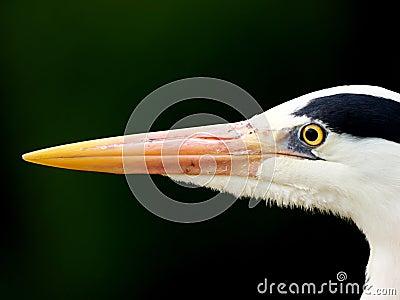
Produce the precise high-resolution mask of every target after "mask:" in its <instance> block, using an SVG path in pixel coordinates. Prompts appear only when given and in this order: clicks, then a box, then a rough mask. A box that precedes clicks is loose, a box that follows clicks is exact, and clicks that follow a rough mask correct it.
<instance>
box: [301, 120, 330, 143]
mask: <svg viewBox="0 0 400 300" xmlns="http://www.w3.org/2000/svg"><path fill="white" fill-rule="evenodd" d="M300 137H301V140H302V141H303V142H305V143H306V144H307V145H309V146H313V147H316V146H319V145H321V144H322V143H323V142H324V140H325V130H324V129H323V128H322V127H321V126H320V125H318V124H309V125H306V126H304V127H303V128H302V130H301V133H300Z"/></svg>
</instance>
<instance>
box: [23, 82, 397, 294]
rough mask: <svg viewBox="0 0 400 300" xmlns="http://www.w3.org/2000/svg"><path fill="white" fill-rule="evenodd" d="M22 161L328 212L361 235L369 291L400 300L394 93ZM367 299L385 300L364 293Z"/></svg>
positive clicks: (308, 98)
mask: <svg viewBox="0 0 400 300" xmlns="http://www.w3.org/2000/svg"><path fill="white" fill-rule="evenodd" d="M23 159H24V160H26V161H29V162H33V163H37V164H42V165H48V166H54V167H61V168H68V169H77V170H86V171H98V172H109V173H119V174H123V173H147V174H166V175H168V176H170V177H171V178H173V179H174V180H178V181H184V182H189V183H193V184H197V185H203V186H206V187H209V188H212V189H215V190H219V191H225V192H228V193H231V194H234V195H236V196H238V197H255V198H260V199H264V200H266V201H272V202H274V203H276V204H278V205H282V206H295V207H301V208H316V209H319V210H321V211H329V212H332V213H334V214H336V215H338V216H341V217H343V218H346V219H350V220H352V221H353V222H354V223H355V224H356V225H357V226H358V228H359V229H360V230H361V231H362V232H363V233H364V234H365V236H366V238H367V240H368V242H369V245H370V257H369V262H368V266H367V269H366V281H367V282H368V284H369V285H370V286H373V287H374V288H380V289H385V288H386V289H396V290H397V296H387V297H388V298H390V299H400V213H399V212H400V201H399V195H400V168H399V166H400V94H398V93H395V92H392V91H389V90H387V89H384V88H380V87H376V86H366V85H349V86H339V87H334V88H329V89H324V90H321V91H317V92H313V93H310V94H307V95H304V96H301V97H299V98H296V99H293V100H291V101H288V102H286V103H283V104H281V105H279V106H276V107H274V108H271V109H270V110H268V111H266V112H265V113H263V114H260V115H256V116H254V117H252V118H251V119H249V120H246V121H243V122H237V123H231V124H222V125H211V126H202V127H194V128H187V129H176V130H170V131H164V132H152V133H143V134H135V135H131V136H122V137H111V138H105V139H97V140H92V141H85V142H79V143H73V144H68V145H62V146H57V147H52V148H47V149H43V150H38V151H34V152H31V153H28V154H25V155H23ZM201 161H202V163H201ZM271 170H273V172H271ZM188 175H197V176H188ZM374 297H376V298H377V299H386V298H385V297H383V296H374V295H368V294H366V293H364V294H363V295H362V299H373V298H374Z"/></svg>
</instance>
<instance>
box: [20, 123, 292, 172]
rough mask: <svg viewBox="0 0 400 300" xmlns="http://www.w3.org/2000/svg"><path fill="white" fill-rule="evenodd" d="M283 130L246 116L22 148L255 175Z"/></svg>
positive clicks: (118, 166) (142, 168)
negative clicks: (237, 119) (265, 127)
mask: <svg viewBox="0 0 400 300" xmlns="http://www.w3.org/2000/svg"><path fill="white" fill-rule="evenodd" d="M285 137H287V133H282V132H273V131H270V130H259V129H257V128H255V127H254V126H253V125H252V124H251V123H250V122H249V121H245V122H238V123H231V124H222V125H211V126H202V127H194V128H187V129H176V130H168V131H161V132H151V133H142V134H133V135H126V136H119V137H111V138H104V139H97V140H92V141H85V142H79V143H73V144H67V145H62V146H57V147H52V148H47V149H43V150H38V151H34V152H30V153H27V154H25V155H23V159H24V160H26V161H28V162H32V163H36V164H41V165H46V166H52V167H58V168H65V169H73V170H84V171H95V172H107V173H117V174H187V175H199V174H208V175H210V174H212V175H236V176H245V177H249V176H251V177H255V176H256V174H257V171H258V169H259V166H260V165H261V163H262V161H263V160H264V159H267V158H269V157H273V156H275V155H276V154H277V153H281V154H289V155H290V153H287V151H288V150H287V149H284V150H279V149H277V148H276V146H275V140H276V139H280V140H281V139H282V138H285Z"/></svg>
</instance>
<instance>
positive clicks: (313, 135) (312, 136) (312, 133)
mask: <svg viewBox="0 0 400 300" xmlns="http://www.w3.org/2000/svg"><path fill="white" fill-rule="evenodd" d="M305 136H306V139H307V140H308V141H310V142H315V141H316V140H317V139H318V131H316V130H315V129H313V128H309V129H307V130H306V133H305Z"/></svg>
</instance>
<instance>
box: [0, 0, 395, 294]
mask: <svg viewBox="0 0 400 300" xmlns="http://www.w3.org/2000/svg"><path fill="white" fill-rule="evenodd" d="M395 11H396V10H395V9H394V8H392V7H389V6H387V5H383V4H381V5H380V6H376V5H371V4H368V3H367V2H365V1H359V2H357V1H345V0H342V1H317V0H304V1H291V2H290V1H225V0H223V1H210V2H206V1H154V2H143V1H140V2H139V1H123V0H116V1H115V0H114V1H109V0H97V1H94V0H80V1H67V2H65V1H50V0H37V1H27V0H15V1H11V0H3V1H2V2H1V3H0V26H1V32H2V36H3V38H2V42H1V47H0V76H1V77H0V97H1V100H2V104H3V105H2V110H1V122H2V128H3V131H2V147H1V151H2V175H3V176H2V182H3V187H2V200H1V207H0V213H1V216H0V228H1V244H2V245H1V247H0V254H1V256H0V298H1V299H152V298H155V297H174V298H185V299H191V298H234V297H238V296H241V297H244V298H245V299H251V298H265V297H267V295H259V294H258V293H257V285H258V283H260V282H261V281H263V280H264V278H268V281H269V282H280V281H284V282H289V283H290V282H298V283H302V282H311V281H314V282H316V283H322V282H328V281H329V280H333V281H335V280H336V274H337V273H338V272H339V271H344V272H346V273H347V276H348V279H347V282H358V283H359V284H362V283H363V281H364V272H365V266H366V263H367V259H368V255H369V249H368V245H367V243H366V241H365V238H364V236H363V235H362V234H361V233H360V232H359V231H358V230H357V228H356V227H355V226H354V225H353V224H351V223H349V222H346V221H344V220H341V219H338V218H336V217H333V216H329V215H320V214H315V213H311V212H305V211H301V210H290V209H281V208H277V207H271V208H270V207H266V206H265V205H264V204H259V205H258V206H257V207H256V208H253V209H250V208H248V200H246V199H243V200H240V201H237V202H236V203H235V204H234V205H233V206H232V207H231V208H230V209H229V210H227V211H226V212H225V213H223V214H222V215H220V216H218V217H216V218H214V219H212V220H209V221H206V222H202V223H197V224H178V223H172V222H169V221H166V220H163V219H160V218H158V217H157V216H155V215H153V214H151V213H150V212H148V211H147V210H146V209H145V208H144V207H142V206H141V205H140V203H139V202H138V201H136V200H135V198H134V197H133V195H132V193H131V191H130V190H129V187H128V185H127V183H126V180H125V178H124V176H117V175H110V174H98V173H85V172H78V171H69V170H60V169H53V168H46V167H42V166H37V165H33V164H28V163H25V162H23V161H22V160H21V154H23V153H25V152H29V151H32V150H36V149H39V148H44V147H48V146H53V145H58V144H64V143H69V142H74V141H80V140H87V139H93V138H100V137H107V136H115V135H121V134H123V132H124V129H125V125H126V122H127V121H128V118H129V116H130V114H131V112H132V110H133V109H134V108H135V106H136V105H137V104H138V103H139V102H140V101H141V100H142V99H143V98H144V97H145V96H146V95H147V94H149V93H150V92H152V91H153V90H154V89H156V88H158V87H160V86H162V85H164V84H166V83H169V82H171V81H174V80H177V79H182V78H185V77H193V76H209V77H216V78H220V79H224V80H227V81H230V82H232V83H234V84H237V85H239V86H240V87H242V88H243V89H245V90H246V91H247V92H249V93H250V94H251V95H252V96H253V97H254V98H255V99H256V100H257V101H258V102H259V103H260V105H261V106H262V107H263V109H265V110H266V109H268V108H270V107H273V106H275V105H277V104H279V103H282V102H284V101H287V100H290V99H292V98H294V97H297V96H300V95H303V94H306V93H308V92H312V91H316V90H319V89H322V88H327V87H332V86H337V85H343V84H370V85H378V86H382V87H385V88H388V89H390V90H394V91H397V92H400V81H399V79H398V78H399V70H400V68H399V67H400V56H399V53H400V52H399V46H398V43H396V39H398V28H399V25H398V23H397V21H396V22H395V20H396V19H395V13H394V12H395ZM396 37H397V38H396ZM188 103H189V104H188ZM188 103H186V104H181V105H176V106H174V107H171V108H170V109H168V110H167V111H165V112H164V113H163V114H162V115H161V116H160V118H159V119H158V120H157V121H156V122H155V124H154V129H157V130H162V129H168V128H169V127H170V126H172V124H174V123H175V122H177V121H179V119H181V118H183V117H185V116H186V115H188V114H192V113H213V114H217V115H219V116H221V117H223V118H225V119H227V120H229V121H239V120H241V116H240V114H238V113H237V112H235V111H233V110H231V109H228V108H226V107H224V106H223V105H220V104H217V103H215V102H212V101H208V102H203V101H201V100H199V99H197V100H193V101H192V102H188ZM154 180H155V182H156V183H157V184H158V185H159V187H160V189H161V190H163V191H164V192H165V193H166V194H168V195H169V196H171V197H173V198H175V199H181V200H182V201H188V200H187V199H190V200H189V201H201V200H202V199H203V200H204V199H206V198H207V197H208V196H210V195H213V192H211V191H208V190H203V189H194V190H192V189H185V188H183V187H181V186H177V185H175V184H174V183H173V182H172V181H170V180H169V179H168V178H163V177H160V176H154ZM287 297H289V298H296V299H299V298H302V297H301V296H299V295H292V296H291V295H286V296H283V295H281V296H279V295H278V294H276V293H275V294H273V295H268V298H282V299H283V298H287ZM310 297H311V298H318V296H316V295H315V296H310V295H307V296H306V297H304V298H310ZM319 297H324V298H329V299H330V298H332V299H333V298H346V299H358V296H354V295H353V296H351V295H348V296H346V295H330V294H327V293H325V294H323V295H319Z"/></svg>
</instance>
